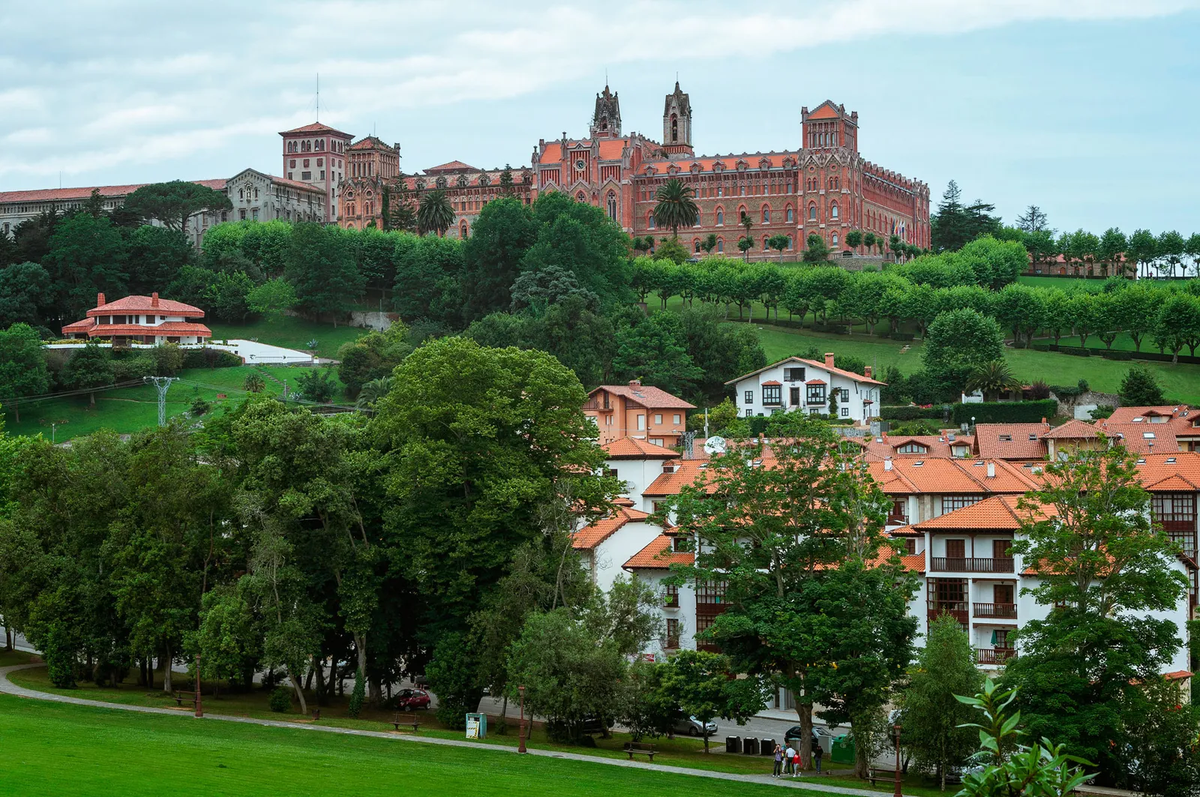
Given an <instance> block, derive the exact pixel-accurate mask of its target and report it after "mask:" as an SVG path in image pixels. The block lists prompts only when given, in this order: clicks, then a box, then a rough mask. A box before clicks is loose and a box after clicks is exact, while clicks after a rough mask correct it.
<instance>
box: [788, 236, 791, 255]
mask: <svg viewBox="0 0 1200 797" xmlns="http://www.w3.org/2000/svg"><path fill="white" fill-rule="evenodd" d="M791 248H792V236H790V235H789V236H788V250H789V251H790V250H791Z"/></svg>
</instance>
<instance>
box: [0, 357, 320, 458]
mask: <svg viewBox="0 0 1200 797" xmlns="http://www.w3.org/2000/svg"><path fill="white" fill-rule="evenodd" d="M253 370H256V369H255V368H253V367H251V366H240V367H237V368H205V369H191V370H186V371H181V372H180V374H179V377H180V381H179V382H175V383H173V384H172V385H171V387H170V389H169V390H168V391H167V417H169V418H173V417H175V416H178V415H182V414H183V413H184V412H187V411H188V410H189V409H190V408H191V406H192V402H193V401H194V400H195V399H196V397H197V396H199V397H201V398H203V399H204V400H205V401H208V402H209V403H210V404H213V405H216V406H219V405H222V404H225V403H227V402H236V401H240V400H241V399H242V398H243V397H244V396H245V395H246V391H245V390H243V389H242V385H243V384H244V383H245V381H246V375H247V374H249V373H250V372H251V371H253ZM257 370H260V371H261V372H266V373H267V374H270V375H272V376H274V377H275V379H272V378H270V377H267V378H266V380H265V381H266V392H267V393H270V394H272V395H278V394H281V393H282V392H283V385H282V384H281V382H287V384H288V388H289V390H291V389H292V388H293V387H294V386H295V384H296V379H297V377H299V376H300V375H301V374H303V373H305V372H308V371H312V370H314V369H312V368H306V367H302V366H295V367H292V366H281V365H275V366H264V367H263V368H262V369H257ZM276 380H279V381H276ZM221 395H223V396H224V398H219V396H221ZM214 408H215V407H214ZM20 410H21V422H20V423H17V421H16V416H15V413H14V412H13V408H12V407H11V406H7V405H6V406H5V407H4V408H3V412H4V421H5V428H6V429H7V430H8V431H9V432H10V433H12V434H20V435H35V434H39V433H40V434H43V435H45V436H46V437H47V438H50V437H51V424H58V426H57V429H55V430H54V433H53V437H54V440H55V441H56V442H60V443H61V442H63V441H64V440H70V439H71V438H73V437H79V436H82V435H86V434H91V433H92V432H95V431H97V430H99V429H111V430H113V431H114V432H118V433H120V434H130V433H133V432H136V431H138V430H140V429H145V428H147V427H150V426H154V425H155V424H157V423H158V394H157V392H156V391H155V389H154V386H153V385H139V386H137V387H130V388H120V389H118V390H108V391H103V392H99V393H97V394H96V406H95V407H92V406H91V405H90V404H89V403H88V397H87V395H82V396H68V397H65V398H55V399H48V400H45V401H39V402H33V403H30V402H22V403H21V405H20Z"/></svg>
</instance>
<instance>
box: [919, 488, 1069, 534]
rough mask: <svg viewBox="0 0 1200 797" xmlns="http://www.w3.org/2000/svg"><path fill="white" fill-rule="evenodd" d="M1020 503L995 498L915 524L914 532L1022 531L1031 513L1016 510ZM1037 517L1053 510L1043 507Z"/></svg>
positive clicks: (1010, 497) (1016, 498)
mask: <svg viewBox="0 0 1200 797" xmlns="http://www.w3.org/2000/svg"><path fill="white" fill-rule="evenodd" d="M1020 500H1021V497H1020V496H1017V495H995V496H992V497H991V498H985V499H983V500H982V501H980V502H979V503H976V504H972V505H971V506H967V507H963V508H962V509H955V510H954V511H953V512H947V513H946V514H944V515H939V516H937V517H935V518H931V519H930V520H926V521H924V522H922V523H916V524H914V525H913V528H914V529H916V530H917V531H937V530H942V529H944V530H954V531H957V530H960V529H961V530H964V531H966V530H974V529H978V530H981V531H982V530H991V531H1016V530H1018V529H1020V528H1021V519H1022V518H1028V517H1030V516H1031V512H1030V510H1024V509H1018V507H1017V504H1018V502H1019V501H1020ZM1037 512H1038V514H1042V515H1046V514H1049V513H1052V512H1053V508H1052V507H1042V508H1040V509H1039V510H1037Z"/></svg>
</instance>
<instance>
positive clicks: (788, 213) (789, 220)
mask: <svg viewBox="0 0 1200 797" xmlns="http://www.w3.org/2000/svg"><path fill="white" fill-rule="evenodd" d="M784 212H785V214H786V217H787V221H788V223H789V224H791V222H792V206H791V205H788V206H787V210H786V211H784Z"/></svg>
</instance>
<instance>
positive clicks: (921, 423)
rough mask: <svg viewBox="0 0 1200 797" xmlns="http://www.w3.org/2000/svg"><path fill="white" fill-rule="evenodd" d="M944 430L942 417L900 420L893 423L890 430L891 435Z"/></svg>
mask: <svg viewBox="0 0 1200 797" xmlns="http://www.w3.org/2000/svg"><path fill="white" fill-rule="evenodd" d="M941 430H942V424H941V422H940V418H939V419H938V420H934V419H932V418H921V419H918V420H915V421H900V422H899V423H893V424H892V428H891V429H889V430H888V434H890V435H934V434H937V433H938V432H940V431H941Z"/></svg>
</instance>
